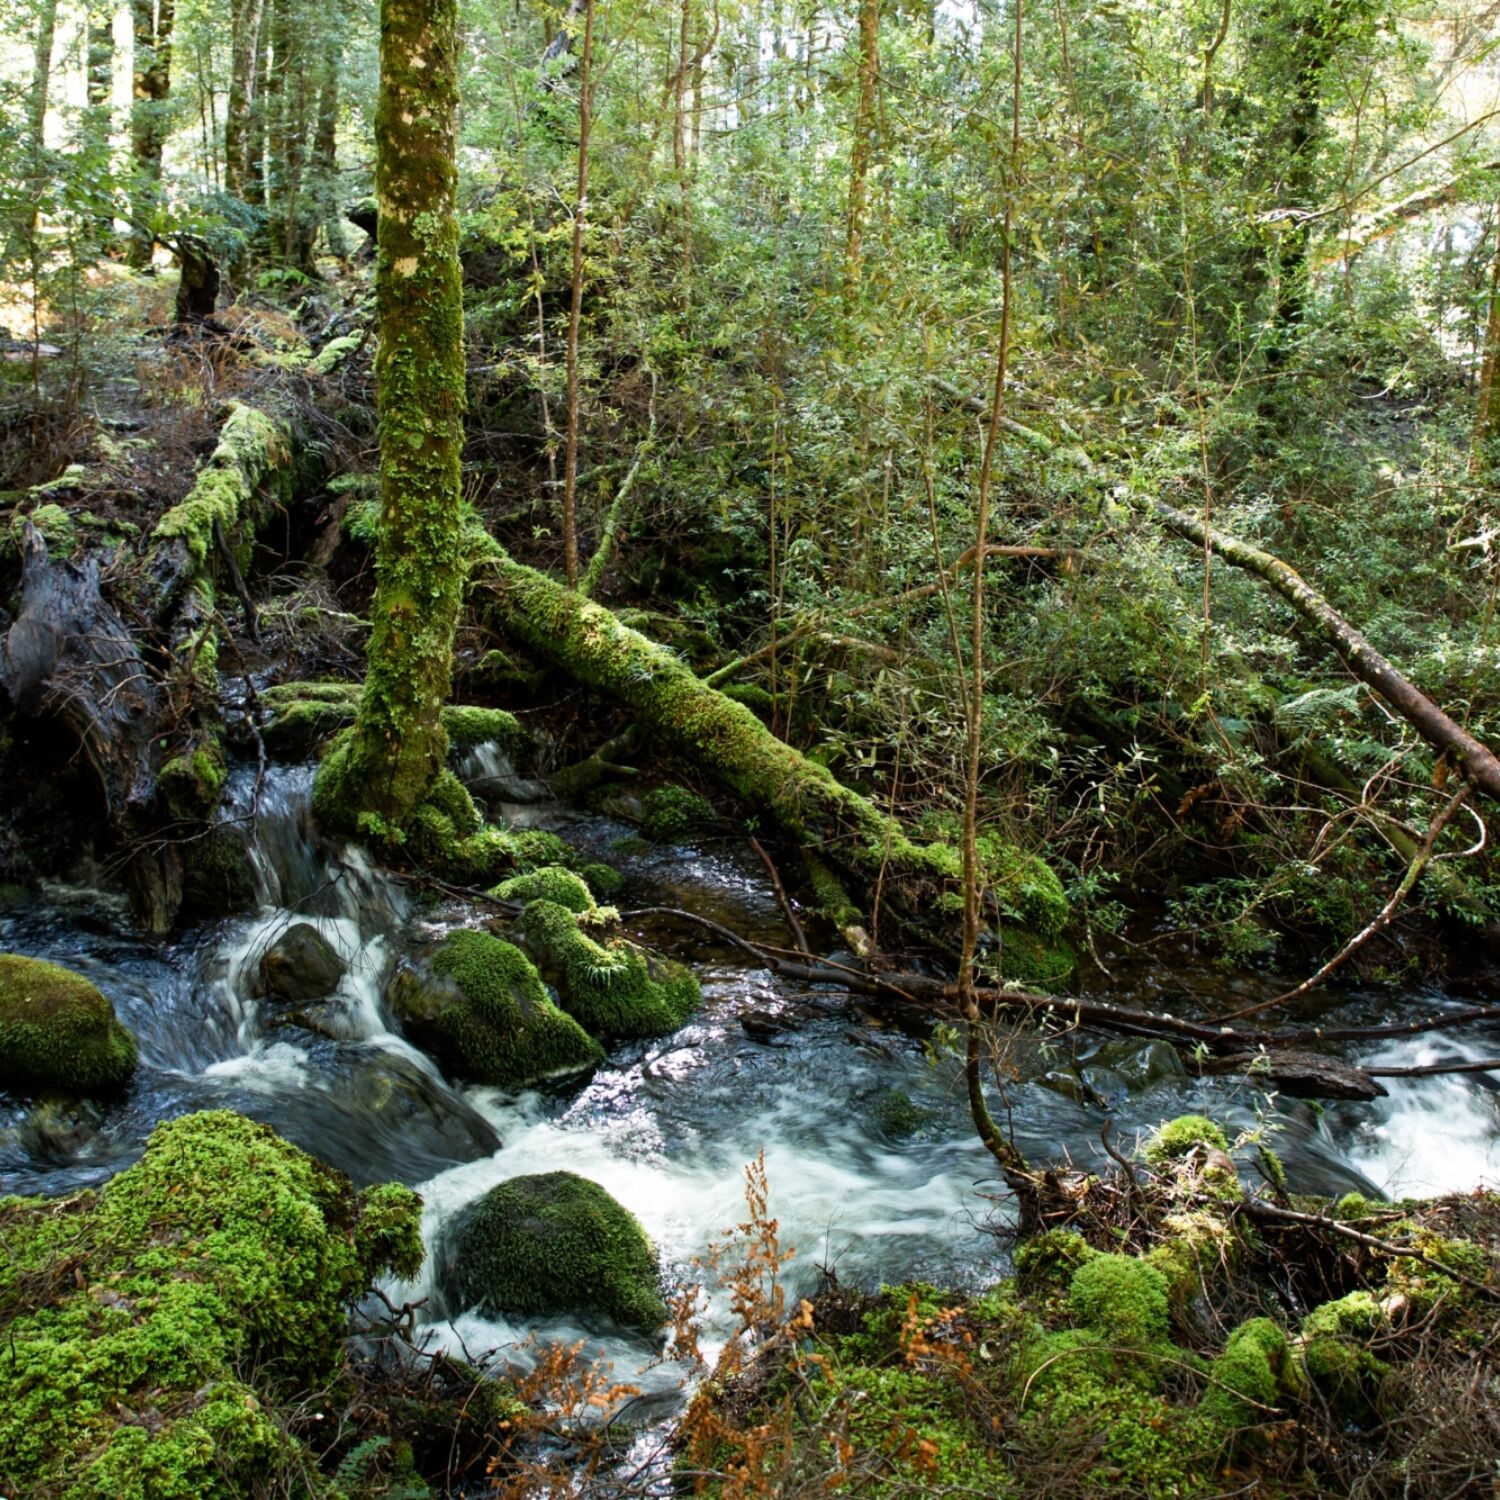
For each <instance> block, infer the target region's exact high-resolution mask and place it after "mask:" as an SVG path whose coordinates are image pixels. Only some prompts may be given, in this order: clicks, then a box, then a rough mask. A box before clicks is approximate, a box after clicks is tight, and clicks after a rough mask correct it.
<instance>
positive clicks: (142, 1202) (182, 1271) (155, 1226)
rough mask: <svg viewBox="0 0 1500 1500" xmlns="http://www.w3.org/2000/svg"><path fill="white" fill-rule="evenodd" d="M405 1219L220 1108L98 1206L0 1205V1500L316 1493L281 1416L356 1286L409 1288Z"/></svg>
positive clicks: (414, 1208)
mask: <svg viewBox="0 0 1500 1500" xmlns="http://www.w3.org/2000/svg"><path fill="white" fill-rule="evenodd" d="M419 1207H420V1205H419V1202H418V1200H417V1198H416V1197H415V1196H414V1195H413V1194H412V1193H411V1192H410V1191H408V1190H407V1189H406V1188H403V1187H399V1186H396V1185H394V1184H387V1185H385V1186H381V1187H374V1188H368V1189H366V1190H364V1191H363V1192H355V1191H354V1189H353V1188H352V1186H351V1185H350V1183H349V1182H348V1180H347V1179H346V1178H344V1177H343V1176H342V1175H340V1174H339V1173H336V1172H334V1171H332V1170H331V1169H330V1168H327V1167H325V1166H322V1165H321V1164H320V1163H318V1162H317V1161H315V1160H314V1159H313V1158H311V1157H309V1156H307V1155H305V1154H304V1153H303V1152H301V1151H299V1150H297V1149H296V1148H295V1147H293V1146H290V1145H288V1144H287V1143H286V1142H284V1141H282V1140H281V1139H280V1138H279V1137H278V1136H276V1135H275V1134H274V1133H273V1132H272V1131H270V1130H269V1129H268V1128H266V1127H265V1126H263V1125H258V1124H254V1123H252V1122H251V1121H249V1120H247V1119H245V1118H244V1117H243V1116H240V1115H236V1114H232V1113H230V1112H228V1111H224V1110H216V1111H211V1112H208V1113H204V1114H197V1115H189V1116H186V1117H184V1118H182V1119H179V1120H176V1121H173V1122H172V1123H170V1124H167V1125H162V1126H159V1127H158V1128H157V1129H156V1131H155V1132H154V1133H153V1135H152V1137H151V1139H150V1142H149V1143H148V1145H147V1147H146V1152H145V1155H144V1156H143V1157H142V1159H141V1161H140V1162H139V1163H137V1165H135V1166H133V1167H131V1168H129V1169H127V1170H126V1171H124V1172H122V1173H121V1174H120V1175H119V1176H118V1177H116V1178H115V1179H114V1180H113V1181H111V1182H110V1183H109V1184H108V1185H107V1186H106V1187H105V1188H103V1189H102V1190H100V1191H99V1192H88V1193H81V1194H78V1195H76V1196H74V1197H71V1198H64V1199H60V1200H56V1201H44V1200H40V1199H20V1198H5V1199H0V1242H3V1243H4V1245H5V1249H6V1254H5V1255H4V1256H0V1336H3V1340H4V1344H5V1351H6V1352H5V1357H4V1358H3V1359H0V1493H6V1494H14V1495H38V1496H39V1495H44V1494H45V1495H56V1496H60V1497H61V1496H66V1497H68V1500H238V1497H241V1496H244V1495H249V1494H257V1493H267V1494H269V1493H291V1492H296V1493H299V1494H305V1495H309V1496H324V1495H330V1494H332V1493H333V1491H332V1490H331V1488H330V1486H329V1484H328V1483H327V1481H326V1480H324V1479H323V1478H322V1477H321V1476H319V1474H318V1473H317V1470H316V1466H315V1464H314V1463H313V1461H312V1458H311V1455H310V1454H309V1452H308V1451H307V1450H306V1449H305V1448H304V1447H303V1446H302V1444H301V1443H300V1442H298V1441H297V1440H296V1439H295V1438H293V1437H292V1436H291V1435H290V1434H289V1432H288V1427H287V1423H288V1415H289V1411H290V1409H291V1407H292V1406H293V1405H294V1404H295V1402H296V1401H297V1399H298V1397H299V1393H302V1392H305V1391H307V1390H308V1389H310V1388H313V1387H315V1386H316V1384H317V1383H318V1382H319V1381H321V1380H323V1379H325V1378H326V1377H327V1376H328V1375H329V1374H330V1373H331V1372H332V1370H333V1369H334V1367H335V1366H336V1365H337V1363H338V1361H339V1358H340V1351H341V1348H342V1341H343V1337H344V1333H345V1328H346V1321H347V1315H348V1307H349V1304H350V1303H351V1301H352V1300H353V1299H355V1298H357V1297H359V1296H360V1295H362V1294H363V1293H364V1292H365V1290H366V1289H367V1288H368V1286H369V1285H370V1282H371V1279H372V1278H373V1277H375V1276H377V1275H379V1274H382V1273H383V1272H386V1271H395V1272H397V1273H398V1274H401V1275H405V1276H411V1275H414V1274H415V1273H416V1270H417V1268H418V1267H419V1265H420V1263H421V1259H422V1244H421V1237H420V1234H419Z"/></svg>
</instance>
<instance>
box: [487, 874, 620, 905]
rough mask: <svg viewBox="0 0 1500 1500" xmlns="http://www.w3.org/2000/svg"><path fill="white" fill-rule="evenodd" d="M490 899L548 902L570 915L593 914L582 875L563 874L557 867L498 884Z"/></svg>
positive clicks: (515, 876)
mask: <svg viewBox="0 0 1500 1500" xmlns="http://www.w3.org/2000/svg"><path fill="white" fill-rule="evenodd" d="M490 895H492V896H494V897H496V898H498V899H499V900H501V901H518V902H520V903H521V904H523V905H524V904H525V903H526V902H528V901H552V902H555V903H556V904H557V905H558V906H564V907H566V908H567V909H568V910H569V911H570V912H574V913H582V912H586V911H593V909H594V896H593V892H592V891H590V889H589V886H588V882H587V881H585V880H584V878H583V876H582V875H575V874H574V873H573V872H572V871H571V870H564V869H563V868H562V867H561V866H560V865H543V866H542V867H541V869H539V870H531V871H529V872H528V873H526V874H525V875H512V876H511V877H510V879H509V880H502V881H501V882H500V884H499V885H497V886H496V887H495V888H494V890H492V891H491V892H490Z"/></svg>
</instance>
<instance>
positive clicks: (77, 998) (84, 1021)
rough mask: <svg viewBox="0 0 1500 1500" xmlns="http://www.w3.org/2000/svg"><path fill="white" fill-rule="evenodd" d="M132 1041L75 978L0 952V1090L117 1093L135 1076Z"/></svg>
mask: <svg viewBox="0 0 1500 1500" xmlns="http://www.w3.org/2000/svg"><path fill="white" fill-rule="evenodd" d="M135 1065H136V1047H135V1038H134V1037H133V1036H131V1034H130V1033H129V1032H128V1031H127V1030H126V1029H125V1028H124V1027H123V1026H122V1025H121V1024H120V1023H119V1021H118V1020H116V1019H115V1009H114V1006H112V1005H111V1004H110V1003H109V1001H108V999H106V998H105V996H104V995H103V994H101V993H100V991H99V990H98V988H97V987H96V986H94V985H93V984H90V983H89V981H88V980H87V979H85V978H84V977H83V976H82V975H81V974H75V973H74V972H73V971H72V970H71V969H65V968H63V967H62V965H61V964H54V963H48V962H46V961H45V960H44V959H39V958H23V957H21V956H20V955H18V954H14V953H0V1085H3V1086H5V1087H8V1088H18V1089H34V1088H63V1089H78V1090H81V1091H83V1092H85V1093H87V1092H89V1091H91V1090H94V1089H112V1088H118V1087H119V1086H120V1085H121V1084H123V1083H124V1082H125V1081H126V1079H128V1078H129V1077H130V1075H131V1074H132V1073H133V1072H134V1071H135Z"/></svg>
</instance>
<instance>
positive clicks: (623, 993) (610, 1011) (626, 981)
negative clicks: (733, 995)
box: [516, 900, 702, 1037]
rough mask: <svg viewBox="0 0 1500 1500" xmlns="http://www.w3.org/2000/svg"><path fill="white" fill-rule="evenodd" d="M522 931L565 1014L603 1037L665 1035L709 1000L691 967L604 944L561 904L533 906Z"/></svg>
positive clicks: (621, 942) (620, 944) (621, 944)
mask: <svg viewBox="0 0 1500 1500" xmlns="http://www.w3.org/2000/svg"><path fill="white" fill-rule="evenodd" d="M516 932H517V934H518V936H519V938H520V941H521V942H522V943H523V944H524V945H525V947H526V950H527V952H528V953H530V954H531V956H532V958H533V959H534V960H535V961H536V964H537V967H538V968H539V969H540V970H541V972H542V974H543V975H544V976H545V977H546V978H547V979H548V980H549V982H551V983H552V984H554V985H555V986H556V987H557V992H558V997H559V999H560V1001H561V1003H562V1006H563V1008H564V1009H565V1010H566V1011H567V1012H568V1014H569V1015H571V1016H573V1017H575V1018H576V1019H577V1020H578V1021H579V1022H580V1023H581V1024H582V1025H583V1027H584V1028H585V1029H586V1030H587V1031H589V1032H591V1033H593V1034H594V1035H596V1036H612V1037H646V1036H665V1035H667V1034H668V1033H669V1032H673V1031H676V1030H677V1028H678V1027H679V1026H681V1025H682V1023H683V1022H684V1021H685V1020H686V1019H687V1018H688V1016H689V1015H691V1014H692V1012H693V1011H694V1010H696V1009H697V1007H698V1005H699V1004H700V1002H701V1000H702V992H701V991H700V990H699V988H698V981H697V979H696V978H695V977H694V976H693V973H692V971H691V970H690V969H687V968H686V967H684V966H683V965H682V964H678V963H674V962H673V961H672V960H671V959H666V958H661V957H660V956H658V955H656V954H653V953H649V952H647V951H646V950H645V949H642V948H638V947H636V946H635V944H634V943H631V942H627V941H626V940H625V939H623V938H615V939H612V940H609V941H606V942H598V941H596V940H595V939H594V938H592V937H590V936H588V934H586V933H585V932H583V931H582V930H581V928H580V927H579V925H578V919H577V917H576V916H575V915H574V914H573V913H572V912H571V911H569V910H568V909H567V907H565V906H560V905H558V904H557V903H556V902H554V901H546V900H533V901H532V902H531V903H530V904H529V905H528V906H527V907H526V910H525V911H524V912H522V914H521V920H520V922H519V923H518V924H517V927H516Z"/></svg>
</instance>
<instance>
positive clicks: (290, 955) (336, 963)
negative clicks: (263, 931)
mask: <svg viewBox="0 0 1500 1500" xmlns="http://www.w3.org/2000/svg"><path fill="white" fill-rule="evenodd" d="M343 977H344V961H343V959H341V958H340V957H339V955H338V950H337V949H336V948H335V947H334V946H333V944H332V943H330V942H329V941H328V939H327V938H325V937H324V936H323V934H322V933H321V932H319V931H318V929H317V928H316V927H314V926H313V925H312V923H311V922H294V923H293V924H292V925H291V926H290V927H288V928H287V930H286V931H285V932H283V933H282V934H281V935H280V937H278V938H277V939H276V941H275V942H274V943H272V944H271V946H270V947H269V948H267V949H266V951H265V953H264V954H262V955H261V960H260V983H261V990H262V992H263V993H264V994H265V995H267V996H268V997H269V998H270V999H272V1000H279V1001H282V1002H283V1003H286V1004H297V1003H301V1002H304V1001H308V1000H321V999H322V998H323V996H325V995H331V994H332V993H333V992H334V990H336V989H337V988H338V984H339V980H341V979H342V978H343Z"/></svg>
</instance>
